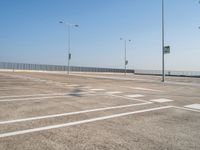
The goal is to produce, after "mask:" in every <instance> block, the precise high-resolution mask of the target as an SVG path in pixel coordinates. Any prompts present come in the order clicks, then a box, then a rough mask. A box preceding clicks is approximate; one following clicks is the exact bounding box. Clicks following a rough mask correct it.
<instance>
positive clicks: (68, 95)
mask: <svg viewBox="0 0 200 150" xmlns="http://www.w3.org/2000/svg"><path fill="white" fill-rule="evenodd" d="M76 94H77V95H79V94H88V92H79V93H69V94H66V95H59V96H46V97H29V98H18V99H4V100H0V102H13V101H30V100H42V99H52V98H66V97H71V95H76Z"/></svg>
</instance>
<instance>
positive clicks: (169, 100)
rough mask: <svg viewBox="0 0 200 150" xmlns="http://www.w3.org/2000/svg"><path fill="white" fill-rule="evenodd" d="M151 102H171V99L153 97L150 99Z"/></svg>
mask: <svg viewBox="0 0 200 150" xmlns="http://www.w3.org/2000/svg"><path fill="white" fill-rule="evenodd" d="M150 101H152V102H157V103H166V102H171V101H173V100H171V99H166V98H160V99H153V100H150Z"/></svg>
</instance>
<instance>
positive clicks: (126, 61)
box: [120, 38, 131, 75]
mask: <svg viewBox="0 0 200 150" xmlns="http://www.w3.org/2000/svg"><path fill="white" fill-rule="evenodd" d="M120 40H124V74H125V75H126V73H127V69H126V66H127V65H128V60H127V59H126V43H127V40H126V39H123V38H120ZM128 42H131V40H128Z"/></svg>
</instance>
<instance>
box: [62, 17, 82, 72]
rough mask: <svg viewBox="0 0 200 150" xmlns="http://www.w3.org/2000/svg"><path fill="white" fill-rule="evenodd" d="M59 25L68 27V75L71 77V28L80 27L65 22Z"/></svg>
mask: <svg viewBox="0 0 200 150" xmlns="http://www.w3.org/2000/svg"><path fill="white" fill-rule="evenodd" d="M59 23H63V24H65V25H66V27H67V31H68V69H67V73H68V75H69V73H70V60H71V27H79V25H77V24H71V23H66V22H64V21H59Z"/></svg>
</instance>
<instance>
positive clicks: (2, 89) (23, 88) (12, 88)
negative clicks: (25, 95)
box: [0, 87, 30, 91]
mask: <svg viewBox="0 0 200 150" xmlns="http://www.w3.org/2000/svg"><path fill="white" fill-rule="evenodd" d="M27 89H30V88H28V87H21V88H17V87H9V88H8V87H7V88H1V89H0V91H9V90H27Z"/></svg>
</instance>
